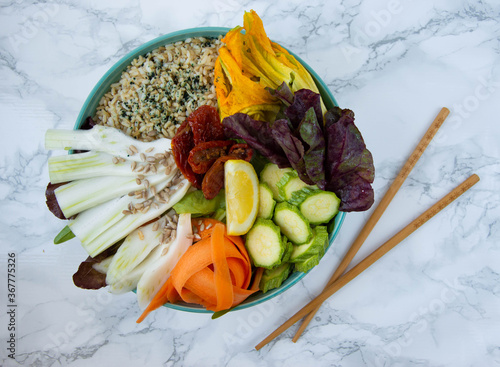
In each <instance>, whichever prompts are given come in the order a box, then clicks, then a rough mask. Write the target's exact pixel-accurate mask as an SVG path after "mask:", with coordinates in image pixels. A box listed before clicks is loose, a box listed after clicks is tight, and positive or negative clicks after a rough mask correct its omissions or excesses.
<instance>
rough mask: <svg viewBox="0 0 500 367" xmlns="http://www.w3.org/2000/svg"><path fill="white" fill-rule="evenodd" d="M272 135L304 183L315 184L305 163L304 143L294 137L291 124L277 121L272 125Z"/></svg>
mask: <svg viewBox="0 0 500 367" xmlns="http://www.w3.org/2000/svg"><path fill="white" fill-rule="evenodd" d="M271 133H272V135H273V138H274V141H275V142H276V143H275V144H278V145H279V146H280V147H281V149H282V150H283V152H284V153H285V155H286V158H287V159H288V161H289V162H290V164H291V166H292V167H293V168H294V169H295V170H296V171H297V173H298V174H299V177H300V179H301V180H302V181H304V182H306V183H308V184H312V183H313V182H312V181H311V179H310V178H309V177H308V176H307V173H306V166H305V163H304V145H303V144H302V141H301V140H300V139H299V138H298V137H296V136H294V134H293V132H292V130H291V128H290V124H289V122H288V121H287V120H285V119H281V120H276V121H275V122H274V123H273V124H272V130H271Z"/></svg>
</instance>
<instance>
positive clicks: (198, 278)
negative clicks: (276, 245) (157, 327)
mask: <svg viewBox="0 0 500 367" xmlns="http://www.w3.org/2000/svg"><path fill="white" fill-rule="evenodd" d="M197 221H201V222H197ZM201 223H204V226H201ZM208 224H212V226H209V227H210V228H208V229H207V228H206V227H207V225H208ZM193 225H195V226H198V233H203V235H202V239H201V240H199V241H198V242H196V243H195V244H193V246H191V247H190V248H189V249H188V250H187V251H186V252H185V253H184V255H183V256H182V257H181V258H180V259H179V261H178V262H177V264H176V265H175V267H174V269H173V270H172V272H171V274H170V277H169V278H168V279H167V281H166V282H165V284H164V285H163V286H162V288H161V289H160V290H159V291H158V293H157V294H156V295H155V297H154V298H153V299H152V301H151V303H150V304H149V305H148V307H147V308H146V310H144V312H143V314H142V315H141V316H140V317H139V319H138V320H137V322H138V323H139V322H141V321H142V320H144V318H145V317H146V316H147V315H148V314H149V313H150V312H151V311H153V310H155V309H157V308H158V307H160V306H162V305H163V304H165V303H167V302H170V303H176V302H179V301H184V302H186V303H196V304H200V305H202V306H204V307H205V308H206V309H207V310H211V311H222V310H227V309H229V308H231V307H235V306H237V305H238V304H240V303H241V302H243V301H244V300H245V299H246V298H248V296H250V295H251V294H253V293H255V292H257V291H258V290H259V283H260V279H261V277H262V272H263V269H262V268H258V269H257V270H256V272H255V276H254V280H253V282H252V266H251V263H250V258H249V256H248V253H247V251H246V248H245V245H244V243H243V240H242V239H241V238H240V237H238V236H228V235H227V234H226V226H225V225H224V224H223V223H221V222H219V221H215V220H213V219H208V220H207V218H204V219H194V220H193ZM203 227H204V228H203ZM200 228H203V230H200ZM251 282H252V285H251V287H250V288H249V286H250V283H251Z"/></svg>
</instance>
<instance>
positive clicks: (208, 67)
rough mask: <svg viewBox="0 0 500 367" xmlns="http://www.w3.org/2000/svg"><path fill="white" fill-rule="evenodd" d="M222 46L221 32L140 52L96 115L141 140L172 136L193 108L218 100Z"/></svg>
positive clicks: (103, 98) (102, 120) (104, 97)
mask: <svg viewBox="0 0 500 367" xmlns="http://www.w3.org/2000/svg"><path fill="white" fill-rule="evenodd" d="M220 46H221V41H220V38H219V39H208V38H203V37H199V38H188V39H186V40H185V41H180V42H176V43H175V44H171V45H167V46H165V47H160V48H158V49H156V50H153V51H151V52H150V53H148V54H146V55H145V56H139V57H138V58H136V59H134V60H133V61H132V63H131V65H130V66H128V67H127V69H126V70H125V71H124V72H123V73H122V76H121V79H120V80H119V81H118V82H117V83H114V84H112V85H111V90H110V91H109V92H108V93H106V94H105V95H104V96H103V97H102V99H101V101H100V102H99V106H98V107H97V111H96V115H95V117H94V120H95V121H96V122H97V123H98V124H101V125H108V126H113V127H116V128H118V129H121V130H123V131H124V132H125V133H126V134H128V135H130V136H132V137H134V138H136V139H139V140H142V141H152V140H155V139H158V138H161V137H166V138H172V137H173V136H174V135H175V133H176V131H177V128H178V127H179V125H180V124H181V123H182V122H183V121H184V120H185V119H186V117H187V116H189V114H190V113H191V112H192V111H194V110H195V109H196V108H198V107H199V106H201V105H204V104H207V105H211V106H216V105H217V99H216V95H215V86H214V84H213V75H214V72H213V70H214V65H215V60H216V58H217V55H218V49H219V47H220Z"/></svg>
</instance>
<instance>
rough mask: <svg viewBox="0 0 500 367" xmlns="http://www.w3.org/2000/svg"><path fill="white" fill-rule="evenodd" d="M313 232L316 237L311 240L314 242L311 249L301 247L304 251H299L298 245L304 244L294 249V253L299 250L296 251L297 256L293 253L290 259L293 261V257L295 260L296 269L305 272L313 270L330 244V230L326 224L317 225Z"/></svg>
mask: <svg viewBox="0 0 500 367" xmlns="http://www.w3.org/2000/svg"><path fill="white" fill-rule="evenodd" d="M313 232H314V237H313V239H312V241H311V242H312V244H311V246H310V247H309V250H307V249H305V251H304V249H300V250H303V251H299V249H297V247H298V248H300V247H302V246H304V245H302V246H296V247H295V249H294V253H295V251H297V252H296V253H295V256H294V253H292V256H291V258H290V261H292V258H293V261H294V262H295V270H296V271H301V272H303V273H306V272H308V271H309V270H311V269H312V268H314V267H315V266H316V265H318V264H319V261H320V260H321V258H322V257H323V255H324V254H325V250H326V247H327V245H328V232H327V230H326V227H325V226H318V227H315V228H314V230H313Z"/></svg>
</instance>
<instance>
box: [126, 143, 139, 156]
mask: <svg viewBox="0 0 500 367" xmlns="http://www.w3.org/2000/svg"><path fill="white" fill-rule="evenodd" d="M128 148H129V149H130V150H131V151H132V152H133V154H136V153H139V151H138V150H137V148H136V147H135V145H131V146H129V147H128Z"/></svg>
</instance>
